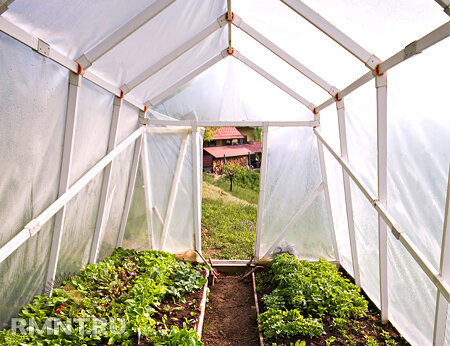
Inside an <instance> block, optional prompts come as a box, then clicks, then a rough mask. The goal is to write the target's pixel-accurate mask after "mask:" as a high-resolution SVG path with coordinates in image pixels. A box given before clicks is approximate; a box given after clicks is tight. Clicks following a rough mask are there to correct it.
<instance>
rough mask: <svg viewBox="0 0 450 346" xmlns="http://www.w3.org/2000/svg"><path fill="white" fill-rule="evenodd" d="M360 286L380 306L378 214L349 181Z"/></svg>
mask: <svg viewBox="0 0 450 346" xmlns="http://www.w3.org/2000/svg"><path fill="white" fill-rule="evenodd" d="M350 185H351V192H352V203H353V220H354V223H355V233H356V247H357V253H358V261H359V271H360V276H361V287H362V288H363V290H364V291H365V292H366V293H367V295H368V296H369V297H370V299H371V300H372V301H373V302H374V303H375V305H377V306H378V307H379V306H380V274H379V264H378V263H379V246H378V214H377V212H376V210H375V209H374V208H373V207H372V205H371V204H370V203H369V201H368V200H367V199H366V197H365V196H364V195H363V194H362V192H361V190H360V189H359V188H358V187H357V186H356V184H355V183H354V182H353V181H350Z"/></svg>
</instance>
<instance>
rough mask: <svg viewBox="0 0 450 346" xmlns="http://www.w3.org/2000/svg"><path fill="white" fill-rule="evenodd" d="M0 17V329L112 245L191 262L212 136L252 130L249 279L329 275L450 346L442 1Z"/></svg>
mask: <svg viewBox="0 0 450 346" xmlns="http://www.w3.org/2000/svg"><path fill="white" fill-rule="evenodd" d="M0 14H1V16H0V47H1V48H0V71H1V72H0V81H1V84H0V100H1V101H0V104H1V107H0V119H1V120H0V158H1V165H0V177H1V178H0V201H1V206H2V207H1V209H0V215H1V220H2V226H1V232H0V272H1V278H2V285H1V287H0V291H1V304H0V323H1V326H2V328H0V329H4V328H8V327H10V325H11V322H10V321H11V318H12V317H14V316H16V315H17V314H18V313H19V311H20V309H21V307H22V306H24V305H26V304H29V303H30V302H31V301H32V300H33V297H34V296H36V295H39V294H41V293H42V292H43V290H44V289H48V288H49V287H48V286H49V285H50V286H51V284H52V283H53V282H54V281H55V278H58V277H60V276H61V275H64V274H65V273H78V272H80V269H81V268H83V267H84V266H86V265H87V264H89V263H98V262H99V261H102V260H103V259H104V258H106V257H108V256H110V255H111V254H112V253H113V251H114V250H115V249H116V248H118V247H122V248H125V249H135V250H137V251H142V250H162V251H166V252H169V253H173V254H180V253H188V252H190V251H191V252H192V251H196V252H198V253H200V254H201V251H202V249H201V247H202V243H201V236H202V233H201V217H202V207H201V199H202V197H201V195H202V155H203V134H204V131H205V128H206V127H219V126H254V127H260V128H262V148H263V149H262V159H261V168H260V185H259V202H258V210H257V224H256V232H255V246H254V259H253V262H255V263H258V261H261V262H263V261H264V260H268V261H269V260H270V259H271V258H272V257H273V253H274V250H275V249H276V248H277V247H280V246H281V247H282V246H284V245H286V246H289V247H292V248H293V249H294V250H295V253H296V256H297V257H298V258H299V259H305V260H308V261H311V262H314V261H318V260H319V259H325V260H328V261H331V262H333V263H336V264H339V265H340V266H341V267H342V268H344V269H345V271H346V272H347V273H348V274H349V275H350V276H351V277H352V278H353V280H354V284H355V285H356V286H358V287H360V288H361V289H362V290H363V291H364V292H365V294H366V295H367V297H368V298H369V299H370V300H371V301H372V302H373V303H374V304H375V305H376V306H377V307H378V309H379V311H380V314H381V319H382V320H383V321H388V320H389V321H390V322H391V323H392V324H393V325H394V326H395V328H397V330H398V331H399V332H400V333H401V335H402V336H403V337H404V338H405V339H406V340H407V341H408V342H409V343H410V344H412V345H421V346H423V345H450V316H449V313H450V310H449V302H450V226H449V224H450V223H449V208H450V207H449V199H450V180H449V177H450V170H449V167H450V166H449V163H450V108H449V104H448V102H449V93H448V90H449V82H450V70H449V68H448V62H449V61H450V40H449V39H448V37H449V36H450V21H449V16H450V2H449V1H448V0H436V1H432V0H421V1H419V0H412V1H406V0H399V1H388V0H380V1H352V0H343V1H338V2H336V1H332V0H320V1H312V0H302V1H300V0H281V1H278V0H232V1H230V0H228V1H227V0H184V1H183V0H178V1H176V0H133V1H120V0H97V1H88V0H73V1H62V0H52V1H31V0H15V1H14V0H2V1H0ZM419 53H420V54H419ZM388 75H389V78H387V76H388ZM47 131H48V132H47ZM249 260H250V259H249ZM219 262H220V261H216V263H219ZM223 262H224V263H223V264H224V265H226V263H225V262H229V263H232V262H233V261H231V260H230V261H225V260H224V261H223ZM238 262H239V261H234V263H235V264H236V263H238ZM241 262H242V263H244V262H245V263H247V262H248V261H241ZM50 293H51V288H50Z"/></svg>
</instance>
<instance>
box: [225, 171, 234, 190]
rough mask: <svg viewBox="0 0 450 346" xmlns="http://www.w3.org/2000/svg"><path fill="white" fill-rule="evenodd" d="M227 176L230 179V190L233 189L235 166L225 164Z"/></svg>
mask: <svg viewBox="0 0 450 346" xmlns="http://www.w3.org/2000/svg"><path fill="white" fill-rule="evenodd" d="M224 172H225V176H226V177H227V178H228V179H230V192H231V191H233V177H234V174H235V173H236V172H235V170H234V168H233V166H231V165H230V166H228V165H227V166H224Z"/></svg>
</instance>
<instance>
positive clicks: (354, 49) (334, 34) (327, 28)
mask: <svg viewBox="0 0 450 346" xmlns="http://www.w3.org/2000/svg"><path fill="white" fill-rule="evenodd" d="M281 2H283V3H284V4H285V5H287V6H288V7H290V8H291V9H292V10H293V11H294V12H296V13H297V14H299V15H300V16H302V17H303V18H304V19H306V20H307V21H308V22H309V23H311V24H312V25H314V26H315V27H316V28H317V29H319V30H320V31H322V32H323V33H324V34H325V35H327V36H328V37H329V38H331V39H332V40H333V41H335V42H336V43H337V44H339V45H340V46H341V47H342V48H344V49H346V50H347V51H348V52H349V53H351V54H352V55H353V56H355V57H356V58H358V59H359V60H361V61H362V62H363V63H364V64H365V65H366V66H367V67H368V68H370V69H371V70H374V69H375V66H376V65H377V64H378V63H379V62H380V60H379V59H378V58H377V57H375V56H374V55H372V54H370V53H369V52H368V51H367V50H365V49H364V48H363V47H361V46H360V45H359V44H357V43H356V42H355V41H353V40H352V39H351V38H349V37H348V36H347V35H345V34H344V33H343V32H342V31H340V30H339V29H338V28H336V27H335V26H334V25H333V24H331V23H330V22H328V21H327V20H326V19H325V18H323V17H322V16H320V15H319V14H318V13H316V12H314V11H313V10H312V9H311V8H309V7H308V6H306V5H305V4H304V3H303V2H301V1H300V0H281Z"/></svg>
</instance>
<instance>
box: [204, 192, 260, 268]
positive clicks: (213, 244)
mask: <svg viewBox="0 0 450 346" xmlns="http://www.w3.org/2000/svg"><path fill="white" fill-rule="evenodd" d="M256 211H257V208H256V206H254V205H245V204H242V203H226V202H225V203H224V202H223V201H222V200H213V199H203V202H202V226H203V227H202V228H203V229H207V231H206V232H205V231H204V232H203V234H202V248H203V252H204V253H205V254H206V255H207V256H209V257H212V258H219V259H250V258H251V257H252V255H253V248H254V243H255V234H256Z"/></svg>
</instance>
